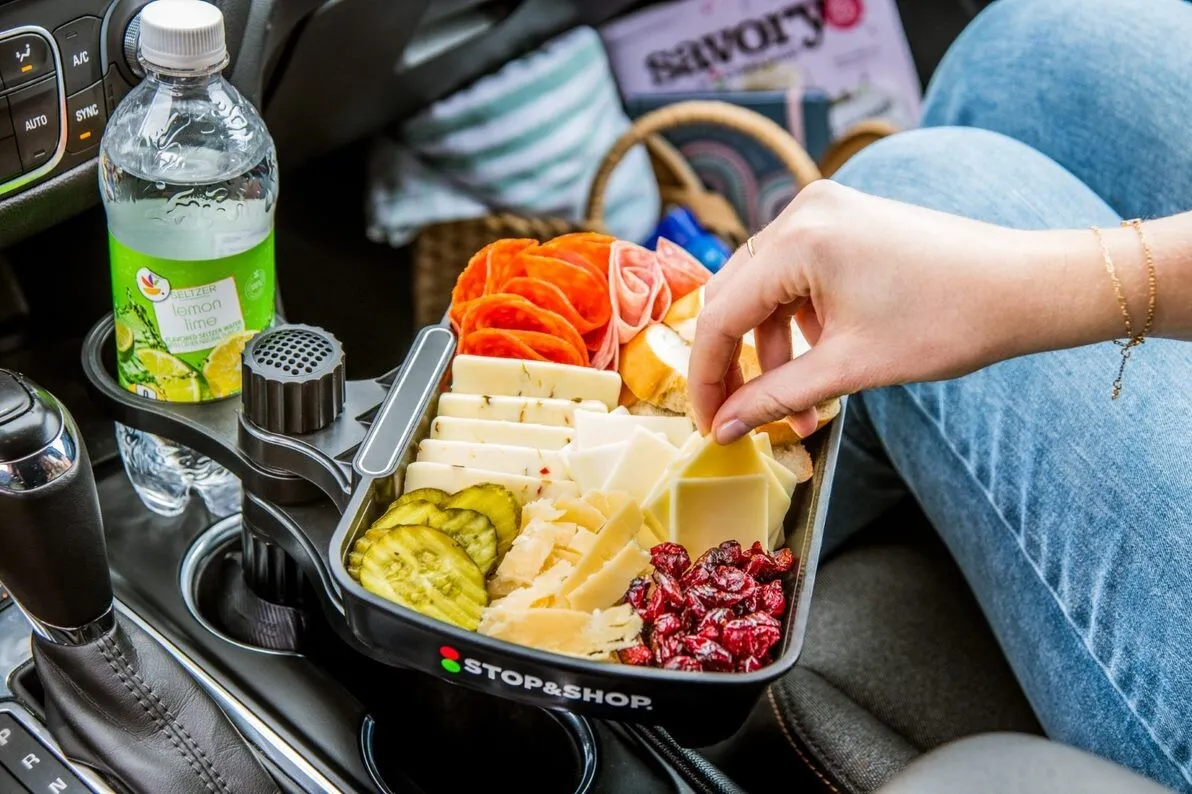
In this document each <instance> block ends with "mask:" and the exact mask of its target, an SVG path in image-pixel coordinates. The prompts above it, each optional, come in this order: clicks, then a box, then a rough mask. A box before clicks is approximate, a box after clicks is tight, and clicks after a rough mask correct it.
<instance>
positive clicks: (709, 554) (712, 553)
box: [695, 546, 732, 568]
mask: <svg viewBox="0 0 1192 794" xmlns="http://www.w3.org/2000/svg"><path fill="white" fill-rule="evenodd" d="M731 559H732V558H731V556H730V555H728V554H725V552H724V551H723V550H722V549H721V548H720V547H719V546H713V547H712V548H710V549H708V550H707V551H705V552H704V553H703V554H701V555H699V559H698V560H696V561H695V565H696V567H701V568H715V567H716V566H717V565H729V564H731V563H730V560H731Z"/></svg>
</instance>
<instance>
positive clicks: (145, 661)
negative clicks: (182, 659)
mask: <svg viewBox="0 0 1192 794" xmlns="http://www.w3.org/2000/svg"><path fill="white" fill-rule="evenodd" d="M33 658H34V664H35V666H36V670H37V673H38V676H39V677H40V678H41V681H42V685H43V686H44V688H45V693H46V718H47V722H48V724H49V727H50V730H51V732H52V733H53V735H54V737H55V738H56V739H57V740H58V742H59V744H60V745H61V747H62V750H63V752H64V753H66V755H67V756H68V757H69V758H71V759H72V760H74V761H77V762H79V763H82V764H85V765H87V766H90V767H93V768H95V769H97V770H98V771H100V772H101V773H103V774H105V775H107V776H109V777H110V778H112V779H114V780H115V781H118V782H119V783H120V784H123V785H124V786H125V787H126V788H127V789H128V790H130V791H132V792H134V794H273V793H274V792H278V791H279V789H278V786H277V784H276V783H275V782H274V781H273V779H272V778H271V777H269V775H268V774H267V773H266V772H265V770H264V768H263V767H262V766H261V763H260V762H259V761H258V759H257V757H256V755H255V754H254V753H253V751H252V749H251V748H250V747H249V745H248V743H247V742H246V741H245V740H244V738H243V737H242V736H241V735H240V734H239V732H237V730H236V729H235V727H233V725H232V724H231V722H229V721H228V718H227V717H226V716H225V715H224V713H223V712H222V711H220V709H219V707H218V706H217V705H216V704H215V702H214V701H212V700H211V698H210V697H208V695H207V693H206V692H204V691H203V690H202V689H200V688H199V687H198V684H196V683H195V681H194V679H192V678H191V677H190V675H189V674H188V673H187V672H186V671H185V670H183V669H182V667H181V666H180V665H179V664H178V663H177V662H176V661H175V660H174V659H173V658H172V657H171V656H170V655H169V654H168V653H166V651H165V650H164V649H163V648H162V647H161V646H160V645H158V643H157V642H156V641H154V640H153V638H152V637H150V636H149V635H147V634H145V633H144V632H143V631H141V630H140V629H139V628H137V627H136V626H134V625H131V624H129V623H127V622H123V623H120V622H118V623H117V625H116V628H115V629H113V630H112V631H110V632H108V633H107V634H105V635H104V636H102V637H101V638H99V639H98V640H96V641H94V642H91V643H89V644H87V645H83V646H79V647H65V646H61V645H54V644H52V643H50V642H47V641H45V640H42V639H40V638H35V639H34V643H33Z"/></svg>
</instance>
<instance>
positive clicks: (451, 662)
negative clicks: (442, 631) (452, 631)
mask: <svg viewBox="0 0 1192 794" xmlns="http://www.w3.org/2000/svg"><path fill="white" fill-rule="evenodd" d="M439 655H440V656H442V657H443V658H442V659H441V660H440V661H439V664H441V665H442V666H443V669H444V670H446V671H447V672H449V673H458V672H459V670H460V667H459V651H457V650H455V649H454V648H452V647H451V646H450V645H444V646H443V647H441V648H439Z"/></svg>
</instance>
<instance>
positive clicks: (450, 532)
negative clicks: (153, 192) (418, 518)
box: [426, 507, 497, 576]
mask: <svg viewBox="0 0 1192 794" xmlns="http://www.w3.org/2000/svg"><path fill="white" fill-rule="evenodd" d="M426 525H427V526H429V527H431V528H433V529H437V530H439V531H440V532H442V533H444V534H446V535H447V536H448V537H449V538H451V539H452V540H454V541H455V542H456V543H458V544H459V545H460V546H462V547H463V549H464V551H466V552H467V553H468V556H469V557H471V558H472V562H474V563H476V567H477V568H479V569H480V572H481V573H482V574H484V575H485V576H488V574H489V572H490V571H492V569H493V566H495V565H496V564H497V531H496V529H495V528H494V527H493V522H492V521H489V520H488V516H486V515H484V514H483V513H478V512H476V511H475V510H464V509H462V508H458V507H448V508H439V511H438V513H436V514H435V515H432V516H431V517H430V518H428V519H427V520H426Z"/></svg>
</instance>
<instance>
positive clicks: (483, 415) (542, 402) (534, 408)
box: [436, 392, 608, 427]
mask: <svg viewBox="0 0 1192 794" xmlns="http://www.w3.org/2000/svg"><path fill="white" fill-rule="evenodd" d="M576 411H593V412H596V413H602V414H604V413H608V406H606V405H605V404H604V403H602V402H599V401H597V400H581V401H579V402H576V401H575V400H559V399H550V398H547V397H507V396H505V395H499V394H498V395H489V394H456V393H453V392H449V393H447V394H444V395H442V396H441V397H439V409H438V411H437V412H436V414H437V415H438V416H452V417H456V418H459V419H488V420H491V421H495V422H521V423H526V424H534V425H552V426H554V427H574V426H575V421H574V419H573V418H572V417H574V416H575V413H576Z"/></svg>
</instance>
